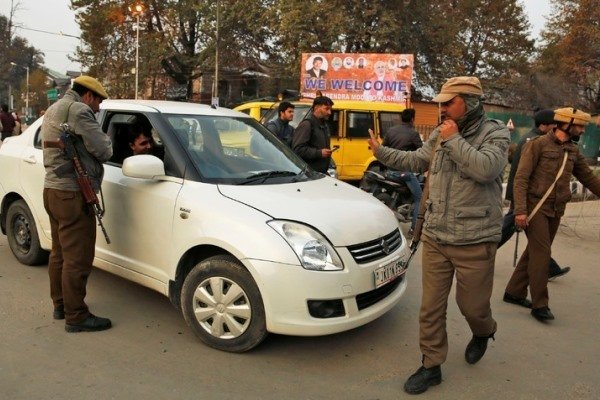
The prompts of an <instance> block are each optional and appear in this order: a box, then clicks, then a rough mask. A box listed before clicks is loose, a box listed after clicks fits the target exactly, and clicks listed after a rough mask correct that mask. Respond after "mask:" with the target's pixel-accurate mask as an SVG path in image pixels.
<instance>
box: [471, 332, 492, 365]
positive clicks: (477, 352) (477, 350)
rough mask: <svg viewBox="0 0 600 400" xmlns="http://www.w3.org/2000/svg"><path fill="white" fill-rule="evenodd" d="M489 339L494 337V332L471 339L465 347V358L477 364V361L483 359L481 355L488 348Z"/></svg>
mask: <svg viewBox="0 0 600 400" xmlns="http://www.w3.org/2000/svg"><path fill="white" fill-rule="evenodd" d="M488 339H492V340H496V339H494V334H493V333H492V334H491V335H489V336H483V337H481V336H475V335H473V338H471V341H470V342H469V344H468V345H467V348H466V349H465V360H467V362H468V363H469V364H475V363H476V362H477V361H479V360H481V357H483V355H484V354H485V351H486V350H487V344H488Z"/></svg>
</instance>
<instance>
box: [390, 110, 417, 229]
mask: <svg viewBox="0 0 600 400" xmlns="http://www.w3.org/2000/svg"><path fill="white" fill-rule="evenodd" d="M401 118H402V122H401V123H400V125H395V126H393V127H391V128H390V129H389V130H388V131H387V133H386V134H385V137H384V138H383V143H382V145H383V146H387V147H392V148H394V149H398V150H402V151H414V150H417V149H419V148H421V147H422V146H423V141H422V140H421V136H419V132H417V131H416V130H415V128H414V123H415V109H414V108H407V109H405V110H403V111H402V114H401ZM393 172H394V174H395V175H396V177H397V178H399V179H402V180H403V181H404V182H406V186H407V187H408V189H409V190H410V193H411V194H412V197H413V207H414V208H413V215H412V220H411V223H410V230H409V231H408V234H409V235H412V233H413V232H414V230H415V224H416V223H417V216H418V215H419V205H420V204H421V195H422V194H423V191H422V190H421V184H420V183H419V180H418V179H417V177H416V176H415V174H413V173H412V172H410V171H404V172H400V171H393Z"/></svg>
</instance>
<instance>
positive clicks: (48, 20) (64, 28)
mask: <svg viewBox="0 0 600 400" xmlns="http://www.w3.org/2000/svg"><path fill="white" fill-rule="evenodd" d="M12 1H14V3H15V4H17V3H19V4H20V5H19V9H18V10H17V13H16V15H15V17H14V20H15V24H16V25H22V26H23V27H26V28H31V29H37V30H42V31H48V32H53V33H56V34H59V33H60V32H63V33H64V34H67V35H74V36H79V35H80V34H81V31H80V30H79V25H77V22H75V13H74V12H73V11H71V10H70V9H69V5H70V4H71V1H70V0H12ZM521 3H522V4H523V5H524V6H525V12H526V14H527V15H528V17H529V22H530V23H531V25H532V34H531V37H532V38H537V37H538V35H539V32H540V31H541V29H542V28H543V27H544V24H545V21H546V20H545V16H548V15H549V14H550V11H551V8H550V0H521ZM10 6H11V0H1V1H0V13H1V14H3V15H5V16H8V15H9V11H10ZM16 33H17V34H18V35H19V36H21V37H24V38H26V39H27V40H28V41H29V44H30V45H33V46H34V47H35V48H37V49H39V50H41V51H42V52H43V53H44V54H45V56H44V60H45V65H46V67H48V68H50V69H52V70H55V71H58V72H60V73H63V74H64V73H65V72H66V71H67V70H70V71H77V70H79V69H80V68H81V67H80V65H79V64H78V63H77V62H73V61H70V60H69V59H68V57H67V56H69V55H71V56H72V55H73V54H74V53H75V49H76V47H77V45H78V44H79V39H76V38H72V37H68V36H60V35H56V34H47V33H41V32H34V31H30V30H25V29H18V30H17V31H16Z"/></svg>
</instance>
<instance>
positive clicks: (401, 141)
mask: <svg viewBox="0 0 600 400" xmlns="http://www.w3.org/2000/svg"><path fill="white" fill-rule="evenodd" d="M383 145H384V146H387V147H392V148H394V149H398V150H403V151H414V150H417V149H418V148H420V147H422V146H423V141H422V140H421V137H420V136H419V133H418V132H417V131H416V130H415V128H413V126H412V125H411V124H410V123H408V122H401V123H400V125H395V126H392V127H391V128H390V129H389V130H388V131H387V133H386V134H385V137H384V138H383Z"/></svg>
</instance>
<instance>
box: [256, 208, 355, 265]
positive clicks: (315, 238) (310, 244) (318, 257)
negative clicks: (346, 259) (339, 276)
mask: <svg viewBox="0 0 600 400" xmlns="http://www.w3.org/2000/svg"><path fill="white" fill-rule="evenodd" d="M267 224H269V226H270V227H271V228H273V229H275V230H276V231H277V233H279V234H280V235H281V237H283V238H284V239H285V241H286V242H288V243H289V245H290V246H291V247H292V249H293V250H294V252H295V253H296V255H297V256H298V259H299V260H300V264H302V266H303V267H304V268H306V269H309V270H313V271H341V270H343V269H344V264H343V263H342V260H341V259H340V256H339V255H338V254H337V252H336V251H335V249H334V248H333V246H332V245H331V244H330V243H329V241H328V240H327V239H325V237H324V236H323V235H321V234H320V233H319V232H317V231H316V230H314V229H312V228H310V227H308V226H306V225H303V224H299V223H297V222H290V221H278V220H273V221H269V222H267Z"/></svg>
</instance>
